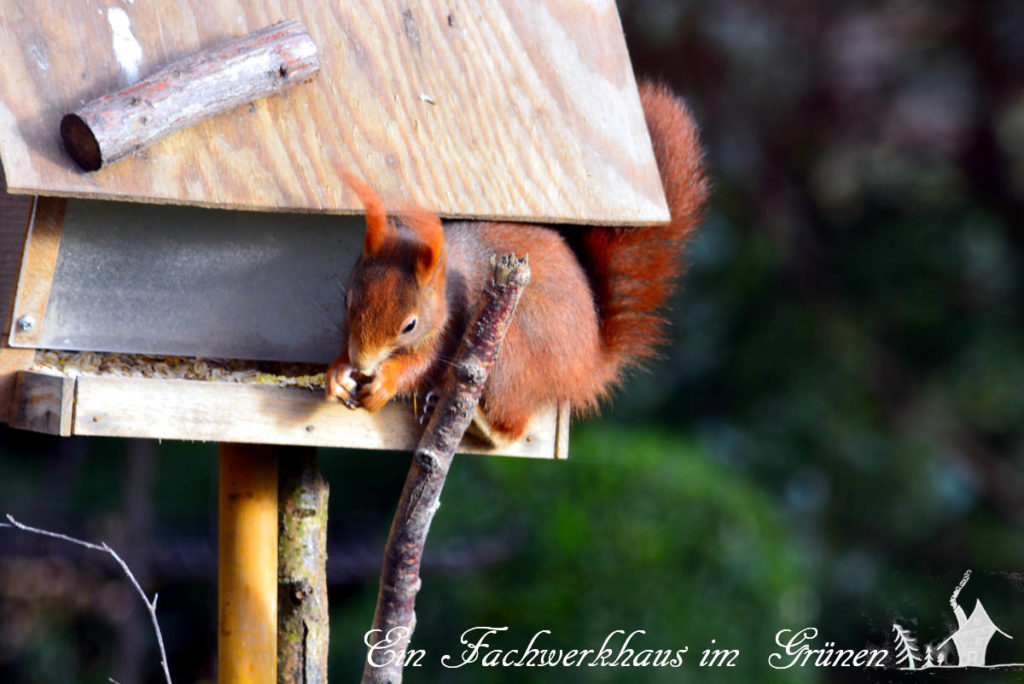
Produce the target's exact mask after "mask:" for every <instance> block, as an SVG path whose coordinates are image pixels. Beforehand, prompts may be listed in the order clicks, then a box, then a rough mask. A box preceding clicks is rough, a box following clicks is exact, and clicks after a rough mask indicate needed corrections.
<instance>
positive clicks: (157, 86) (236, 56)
mask: <svg viewBox="0 0 1024 684" xmlns="http://www.w3.org/2000/svg"><path fill="white" fill-rule="evenodd" d="M318 71H320V61H319V59H318V55H317V50H316V44H315V43H314V42H313V39H312V38H310V37H309V33H307V32H306V28H305V27H304V26H302V24H300V23H299V22H297V21H295V20H294V19H292V20H288V21H283V22H280V23H277V24H274V25H272V26H268V27H266V28H263V29H261V30H259V31H255V32H253V33H250V34H248V35H246V36H243V37H242V38H239V39H237V40H234V41H229V42H227V43H221V44H218V45H215V46H213V47H211V48H207V49H206V50H200V51H199V52H194V53H192V54H190V55H186V56H185V57H182V58H181V59H179V60H177V61H175V62H172V63H171V64H168V65H167V66H164V67H162V68H160V69H158V70H157V71H155V72H153V73H152V74H150V75H148V76H146V78H144V79H142V80H141V81H139V82H138V83H135V84H132V85H131V86H129V87H127V88H125V89H123V90H120V91H118V92H116V93H109V94H107V95H102V96H100V97H98V98H96V99H95V100H93V101H92V102H89V103H87V104H85V105H84V106H82V107H79V108H78V109H76V110H75V111H74V112H73V113H71V114H67V115H66V116H65V117H64V118H63V119H61V122H60V136H61V140H63V141H64V148H65V149H66V150H67V151H68V153H69V154H70V155H71V156H72V157H73V158H74V160H75V161H76V162H78V165H79V166H81V167H82V169H83V170H85V171H96V170H97V169H99V168H100V167H102V166H106V165H108V164H112V163H113V162H116V161H117V160H118V159H121V158H122V157H124V156H126V155H128V154H131V153H132V152H138V151H139V150H142V149H144V148H146V147H148V146H149V145H152V144H153V143H155V142H157V141H158V140H162V139H163V138H166V137H167V136H168V135H171V134H172V133H175V132H177V131H180V130H182V129H184V128H188V127H189V126H193V125H195V124H197V123H199V122H200V121H204V120H206V119H209V118H211V117H213V116H216V115H217V114H221V113H223V112H228V111H231V110H232V109H235V108H236V107H239V106H241V105H243V104H248V103H250V102H252V101H253V100H258V99H261V98H264V97H269V96H271V95H276V94H278V93H281V92H283V91H285V90H286V89H288V88H293V87H295V86H297V85H300V84H302V83H305V82H306V81H308V80H310V79H311V78H313V77H314V76H316V74H317V72H318Z"/></svg>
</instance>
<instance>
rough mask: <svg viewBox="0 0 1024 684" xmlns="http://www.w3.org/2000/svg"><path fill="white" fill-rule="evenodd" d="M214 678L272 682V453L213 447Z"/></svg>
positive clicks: (229, 683) (228, 683)
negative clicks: (216, 475) (216, 480)
mask: <svg viewBox="0 0 1024 684" xmlns="http://www.w3.org/2000/svg"><path fill="white" fill-rule="evenodd" d="M219 525H220V534H219V536H220V542H219V547H220V553H219V558H220V563H219V566H218V576H217V590H218V596H217V603H218V630H217V677H218V681H219V682H220V683H221V684H276V682H277V451H276V449H275V447H272V446H244V445H238V444H222V445H221V448H220V492H219Z"/></svg>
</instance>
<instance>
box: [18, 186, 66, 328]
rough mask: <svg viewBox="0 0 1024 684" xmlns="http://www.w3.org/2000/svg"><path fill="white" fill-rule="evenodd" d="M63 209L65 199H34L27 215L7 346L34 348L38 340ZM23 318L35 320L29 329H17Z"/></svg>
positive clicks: (44, 313)
mask: <svg viewBox="0 0 1024 684" xmlns="http://www.w3.org/2000/svg"><path fill="white" fill-rule="evenodd" d="M66 207H67V200H65V199H63V198H60V197H38V198H36V200H35V204H34V206H33V208H32V213H31V215H30V216H29V226H28V235H27V237H26V241H25V251H24V259H23V260H22V263H21V271H20V273H19V277H18V287H17V294H16V296H15V301H14V309H13V312H12V317H13V322H12V325H11V334H10V339H9V341H10V344H11V346H17V347H34V346H36V344H37V343H38V341H39V332H40V330H42V323H43V320H44V319H45V318H46V306H47V303H48V302H49V300H50V288H51V286H52V285H53V273H54V271H55V270H56V268H57V256H58V254H59V253H60V239H61V232H62V230H63V227H64V212H65V209H66ZM25 316H30V317H31V318H32V320H34V321H35V324H34V325H33V326H32V327H31V328H21V327H19V325H18V321H19V320H21V318H22V317H25Z"/></svg>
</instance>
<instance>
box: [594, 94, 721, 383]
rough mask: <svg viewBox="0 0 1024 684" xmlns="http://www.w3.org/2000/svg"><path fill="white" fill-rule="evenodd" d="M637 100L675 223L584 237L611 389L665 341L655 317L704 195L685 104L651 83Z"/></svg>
mask: <svg viewBox="0 0 1024 684" xmlns="http://www.w3.org/2000/svg"><path fill="white" fill-rule="evenodd" d="M640 100H641V102H642V103H643V108H644V115H645V116H646V118H647V129H648V131H649V132H650V135H651V142H652V143H653V146H654V154H655V158H656V159H657V163H658V170H659V171H660V172H661V181H662V184H663V186H664V188H665V197H666V199H667V200H668V206H669V211H670V213H671V216H672V218H671V221H670V222H669V223H668V224H666V225H658V226H646V227H641V228H607V229H603V228H597V229H594V228H591V229H588V230H586V231H584V235H583V237H582V247H583V252H584V255H585V257H584V258H585V259H586V260H587V261H589V267H590V269H591V274H592V280H593V286H594V288H595V295H596V299H597V304H598V313H599V315H600V320H601V342H602V347H603V350H604V365H605V379H606V382H610V383H614V382H615V381H616V380H617V379H618V378H619V376H620V375H621V372H622V371H623V370H624V369H625V368H627V367H629V366H634V365H639V364H642V363H643V362H644V361H646V360H648V359H650V358H651V357H652V356H654V355H655V354H656V352H657V349H658V347H659V346H660V345H661V344H663V343H664V342H665V338H666V332H665V319H664V318H663V316H662V315H661V314H659V313H658V310H659V309H660V308H661V307H663V306H664V305H665V303H666V301H667V300H668V298H669V296H670V295H671V294H672V292H673V290H674V289H675V284H676V281H677V279H678V277H679V275H680V274H681V272H682V270H683V251H684V247H685V243H686V240H687V238H688V237H689V236H690V234H691V233H692V232H693V229H694V227H695V226H696V225H697V223H698V222H699V220H700V215H701V210H702V208H703V205H704V200H705V199H706V197H707V193H708V184H707V181H706V179H705V177H704V171H703V164H702V157H703V154H702V151H701V147H700V142H699V140H698V136H697V127H696V125H695V124H694V122H693V119H692V118H691V117H690V114H689V112H688V111H687V109H686V105H684V104H683V102H682V101H681V100H679V99H678V98H677V97H675V96H674V95H673V94H672V93H671V92H670V91H669V90H668V89H667V88H664V87H662V86H658V85H655V84H653V83H650V82H645V83H641V84H640Z"/></svg>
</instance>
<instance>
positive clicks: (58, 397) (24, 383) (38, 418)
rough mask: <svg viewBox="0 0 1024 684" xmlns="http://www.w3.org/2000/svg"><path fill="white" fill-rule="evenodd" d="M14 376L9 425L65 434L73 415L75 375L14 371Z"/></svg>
mask: <svg viewBox="0 0 1024 684" xmlns="http://www.w3.org/2000/svg"><path fill="white" fill-rule="evenodd" d="M16 377H17V380H16V382H15V385H14V402H13V405H12V409H11V427H14V428H18V429H19V430H32V431H33V432H43V433H46V434H49V435H60V436H61V437H67V436H69V435H70V434H71V417H72V416H73V415H74V405H75V379H74V378H71V377H66V376H59V375H45V374H43V373H18V374H17V376H16Z"/></svg>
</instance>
